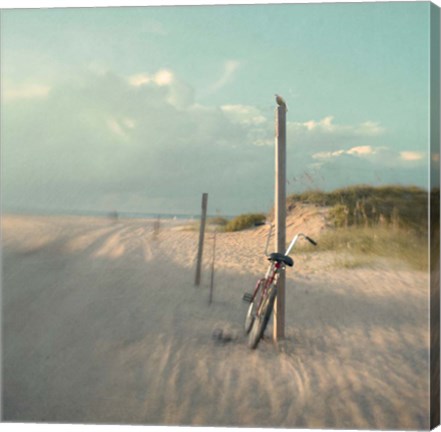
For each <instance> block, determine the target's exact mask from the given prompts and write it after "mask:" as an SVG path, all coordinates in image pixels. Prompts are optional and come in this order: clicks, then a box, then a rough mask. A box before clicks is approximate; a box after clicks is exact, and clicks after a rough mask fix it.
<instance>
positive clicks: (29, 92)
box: [2, 83, 50, 101]
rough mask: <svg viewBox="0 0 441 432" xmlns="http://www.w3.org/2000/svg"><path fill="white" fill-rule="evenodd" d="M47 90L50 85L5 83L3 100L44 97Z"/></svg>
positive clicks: (47, 92)
mask: <svg viewBox="0 0 441 432" xmlns="http://www.w3.org/2000/svg"><path fill="white" fill-rule="evenodd" d="M49 91H50V87H49V86H48V85H44V84H36V83H24V84H20V85H11V84H5V86H4V88H3V91H2V93H3V96H4V99H5V101H11V100H16V99H33V98H42V97H46V96H47V95H48V94H49Z"/></svg>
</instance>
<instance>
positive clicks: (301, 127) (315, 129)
mask: <svg viewBox="0 0 441 432" xmlns="http://www.w3.org/2000/svg"><path fill="white" fill-rule="evenodd" d="M288 127H290V128H291V129H292V130H293V131H294V133H299V132H300V133H305V134H315V135H317V134H323V135H339V136H354V137H356V136H377V135H381V134H382V133H383V132H384V128H383V127H381V126H380V125H379V123H377V122H373V121H366V122H363V123H360V124H357V125H344V124H338V123H334V117H333V116H327V117H324V118H323V119H321V120H318V121H317V120H308V121H306V122H289V123H288Z"/></svg>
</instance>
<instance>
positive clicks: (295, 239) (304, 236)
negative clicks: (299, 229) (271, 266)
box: [265, 224, 317, 256]
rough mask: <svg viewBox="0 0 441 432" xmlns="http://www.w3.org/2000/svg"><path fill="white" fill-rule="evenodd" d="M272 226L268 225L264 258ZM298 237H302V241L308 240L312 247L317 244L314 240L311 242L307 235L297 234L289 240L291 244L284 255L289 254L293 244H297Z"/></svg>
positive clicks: (266, 253)
mask: <svg viewBox="0 0 441 432" xmlns="http://www.w3.org/2000/svg"><path fill="white" fill-rule="evenodd" d="M273 226H274V225H273V224H271V225H270V230H269V232H268V237H267V239H266V246H265V255H266V256H268V245H269V241H270V237H271V232H272V230H273ZM299 237H303V238H304V239H306V240H308V241H309V243H311V244H312V245H314V246H317V242H316V241H315V240H313V239H312V238H311V237H308V236H307V235H305V234H303V233H298V234H296V235H295V236H294V237H293V239H292V240H291V243H290V244H289V246H288V249H286V252H285V255H289V254H290V252H291V251H292V249H293V248H294V246H295V244H296V243H297V240H298V239H299Z"/></svg>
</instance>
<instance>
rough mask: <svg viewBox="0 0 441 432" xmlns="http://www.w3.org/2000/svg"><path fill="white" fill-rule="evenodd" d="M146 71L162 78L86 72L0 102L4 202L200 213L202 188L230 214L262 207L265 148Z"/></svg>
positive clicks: (266, 192) (239, 126)
mask: <svg viewBox="0 0 441 432" xmlns="http://www.w3.org/2000/svg"><path fill="white" fill-rule="evenodd" d="M152 76H153V77H155V76H156V78H159V77H161V79H164V81H165V83H164V85H162V86H161V85H159V84H158V83H157V82H155V81H151V82H149V83H145V84H141V85H135V84H136V83H139V80H134V79H133V77H131V78H130V79H127V78H124V77H119V76H117V75H114V74H111V73H105V74H93V73H90V72H89V73H87V74H84V75H82V76H77V77H76V79H75V80H71V81H65V82H63V83H60V84H58V85H56V86H54V88H53V91H51V92H50V93H49V94H48V96H47V97H46V98H44V99H42V98H39V99H32V100H26V101H25V100H23V101H21V102H20V104H18V105H17V104H15V103H14V104H11V103H7V104H5V106H4V110H5V112H6V116H5V122H4V128H3V131H2V133H3V137H2V138H3V142H2V151H3V154H2V158H3V168H4V170H3V178H2V180H3V185H2V187H3V201H4V204H5V205H6V206H9V207H31V208H46V209H49V210H50V209H51V208H56V209H70V208H73V209H97V210H108V208H117V209H119V210H130V211H146V212H166V211H170V212H192V211H195V212H196V213H197V212H198V208H199V206H200V203H199V201H200V193H202V192H205V191H206V190H208V191H209V192H210V197H211V199H212V200H215V201H213V202H216V206H217V207H218V208H220V209H222V211H224V212H226V213H228V212H236V211H241V210H243V211H248V210H251V211H252V210H256V211H257V210H259V209H262V202H264V204H263V205H266V204H267V203H266V202H265V199H264V198H262V196H263V197H265V196H267V197H268V196H269V197H271V196H272V186H271V185H270V182H267V181H264V179H265V177H266V175H263V176H262V173H265V172H266V173H267V176H268V177H269V178H271V176H272V169H273V164H272V160H271V156H272V151H271V149H270V148H267V147H260V148H259V150H258V151H256V146H255V145H254V144H253V143H252V140H251V139H250V138H249V136H248V133H249V127H248V126H247V125H245V124H243V123H241V122H240V121H239V122H238V121H233V119H231V118H229V117H228V115H226V113H225V112H224V111H223V110H222V109H220V108H219V107H210V106H203V105H196V104H194V103H192V102H191V99H192V97H191V95H192V89H191V87H190V86H189V85H188V84H186V83H184V82H181V81H180V80H179V79H177V78H176V77H175V76H174V75H173V76H174V78H173V80H170V81H169V80H168V79H167V78H166V77H167V75H166V74H163V75H162V76H161V75H160V74H159V75H157V74H156V73H155V74H152ZM138 78H139V77H138ZM158 81H160V80H159V79H158ZM134 83H135V84H134ZM179 101H180V103H179ZM178 105H179V106H178ZM250 112H251V113H252V110H251V109H250ZM256 173H260V175H259V176H258V177H257V178H254V176H255V174H256ZM250 179H253V180H252V181H250ZM256 187H257V188H258V189H259V191H260V193H259V194H255V193H254V192H255V188H256ZM232 190H234V191H235V192H234V194H231V191H232ZM261 194H262V195H261ZM268 205H270V204H269V203H268Z"/></svg>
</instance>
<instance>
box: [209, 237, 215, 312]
mask: <svg viewBox="0 0 441 432" xmlns="http://www.w3.org/2000/svg"><path fill="white" fill-rule="evenodd" d="M215 259H216V231H215V232H214V236H213V255H212V259H211V280H210V296H209V298H208V304H211V303H212V302H213V290H214V263H215Z"/></svg>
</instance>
